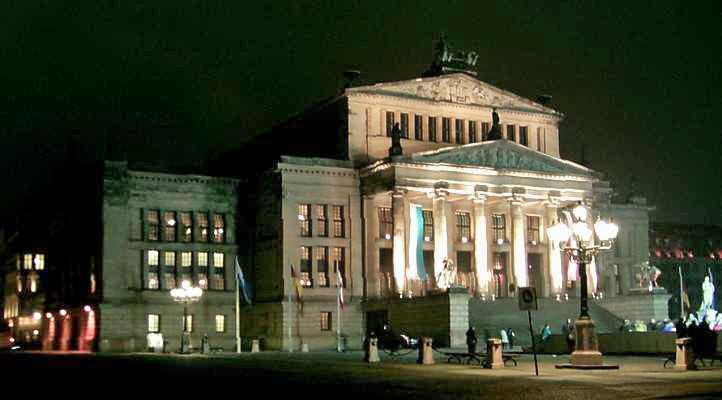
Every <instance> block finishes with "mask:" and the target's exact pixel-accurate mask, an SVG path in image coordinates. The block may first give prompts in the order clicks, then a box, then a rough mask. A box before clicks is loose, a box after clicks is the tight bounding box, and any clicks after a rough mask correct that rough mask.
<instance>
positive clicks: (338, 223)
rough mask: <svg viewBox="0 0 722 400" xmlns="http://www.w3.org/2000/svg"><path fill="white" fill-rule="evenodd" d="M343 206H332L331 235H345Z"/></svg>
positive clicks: (340, 236) (338, 236)
mask: <svg viewBox="0 0 722 400" xmlns="http://www.w3.org/2000/svg"><path fill="white" fill-rule="evenodd" d="M344 222H345V220H344V216H343V206H333V237H337V238H342V237H345V236H346V232H345V231H346V227H345V223H344Z"/></svg>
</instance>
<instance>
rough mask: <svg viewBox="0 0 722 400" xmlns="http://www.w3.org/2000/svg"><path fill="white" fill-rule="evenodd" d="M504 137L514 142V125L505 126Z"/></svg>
mask: <svg viewBox="0 0 722 400" xmlns="http://www.w3.org/2000/svg"><path fill="white" fill-rule="evenodd" d="M506 138H507V139H508V140H511V141H512V142H516V125H507V126H506Z"/></svg>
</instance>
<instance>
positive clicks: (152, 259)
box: [148, 250, 158, 266]
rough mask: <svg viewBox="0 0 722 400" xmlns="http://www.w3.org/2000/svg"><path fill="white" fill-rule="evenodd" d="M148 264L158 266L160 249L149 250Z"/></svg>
mask: <svg viewBox="0 0 722 400" xmlns="http://www.w3.org/2000/svg"><path fill="white" fill-rule="evenodd" d="M148 265H151V266H158V250H148Z"/></svg>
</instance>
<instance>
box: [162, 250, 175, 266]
mask: <svg viewBox="0 0 722 400" xmlns="http://www.w3.org/2000/svg"><path fill="white" fill-rule="evenodd" d="M163 265H165V266H169V267H171V266H172V267H175V251H164V252H163Z"/></svg>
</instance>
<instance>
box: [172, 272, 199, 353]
mask: <svg viewBox="0 0 722 400" xmlns="http://www.w3.org/2000/svg"><path fill="white" fill-rule="evenodd" d="M170 295H171V297H172V298H173V301H175V302H176V303H182V304H183V333H182V335H181V350H180V352H181V353H187V352H188V346H189V345H190V332H188V323H187V322H188V304H190V303H195V302H197V301H198V300H200V298H201V296H202V295H203V289H201V288H199V287H197V286H191V283H190V282H189V281H183V282H182V283H181V287H180V288H175V289H172V290H171V291H170Z"/></svg>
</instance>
